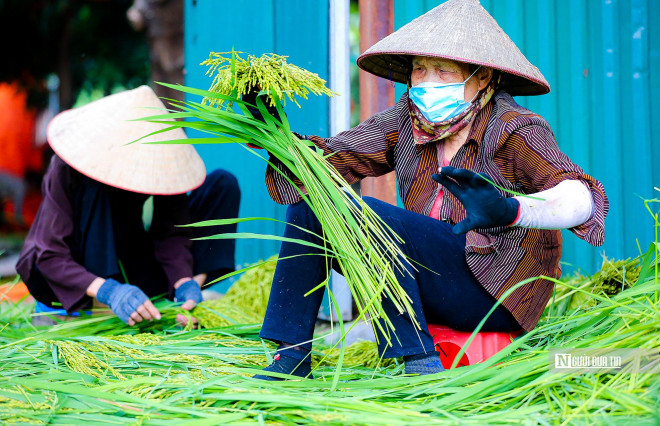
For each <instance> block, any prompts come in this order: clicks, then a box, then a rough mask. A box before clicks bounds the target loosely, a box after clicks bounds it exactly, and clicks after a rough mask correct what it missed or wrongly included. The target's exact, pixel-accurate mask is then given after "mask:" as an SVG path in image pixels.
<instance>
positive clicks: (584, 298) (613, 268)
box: [557, 257, 642, 309]
mask: <svg viewBox="0 0 660 426" xmlns="http://www.w3.org/2000/svg"><path fill="white" fill-rule="evenodd" d="M641 268H642V267H641V264H640V261H639V259H638V258H635V259H626V260H617V261H613V260H611V259H608V258H607V257H604V258H603V264H602V266H601V269H600V271H598V272H597V273H595V274H594V275H593V276H592V277H591V278H590V279H589V278H588V277H585V276H582V275H580V274H576V275H575V276H574V277H572V281H574V282H577V283H582V290H583V291H578V292H576V291H573V290H571V289H570V288H568V287H560V288H559V289H558V290H557V295H564V294H567V293H571V294H572V296H571V297H570V302H568V303H569V305H568V307H569V308H570V309H575V308H589V307H592V306H594V305H595V304H596V303H597V300H596V299H594V298H593V297H591V295H592V294H595V295H608V296H613V295H615V294H618V293H620V292H621V291H623V290H624V289H627V288H630V287H632V285H633V284H634V283H635V282H637V278H638V277H639V273H640V271H641Z"/></svg>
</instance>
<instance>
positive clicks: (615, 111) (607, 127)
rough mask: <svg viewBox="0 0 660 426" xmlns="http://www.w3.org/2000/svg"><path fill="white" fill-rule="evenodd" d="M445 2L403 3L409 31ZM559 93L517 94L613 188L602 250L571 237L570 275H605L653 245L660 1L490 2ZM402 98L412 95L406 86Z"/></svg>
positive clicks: (486, 1) (659, 161) (658, 176)
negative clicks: (607, 261) (611, 263)
mask: <svg viewBox="0 0 660 426" xmlns="http://www.w3.org/2000/svg"><path fill="white" fill-rule="evenodd" d="M440 3H442V1H430V0H395V3H394V13H395V16H394V24H395V28H400V27H401V26H402V25H404V24H406V23H407V22H409V21H410V20H412V19H414V18H416V17H417V16H419V15H421V14H422V13H424V12H425V11H427V10H430V9H431V8H432V7H434V6H436V5H437V4H440ZM481 3H482V5H483V6H484V8H486V10H488V11H489V12H490V13H491V14H492V15H493V17H494V18H495V19H496V20H497V22H498V23H499V24H500V26H501V27H502V28H503V29H504V31H505V32H506V33H507V34H508V35H509V36H510V37H511V39H512V40H513V41H514V42H515V43H516V44H517V45H518V47H519V48H520V49H521V50H522V52H523V53H524V54H525V55H526V56H527V57H528V59H530V61H531V62H532V63H533V64H535V65H536V66H537V67H539V69H540V70H541V72H542V73H543V75H544V76H545V77H546V78H547V80H548V82H549V83H550V86H551V88H552V91H551V92H550V93H549V94H547V95H544V96H537V97H529V98H526V97H518V98H517V101H518V102H519V103H521V104H522V105H523V106H525V107H527V108H530V109H531V110H533V111H534V112H537V113H539V114H540V115H542V116H543V117H544V118H546V119H547V120H548V122H549V123H550V125H551V126H552V128H553V130H554V132H555V136H556V138H557V141H558V143H559V146H560V147H561V148H562V150H563V151H564V152H565V153H566V154H568V155H569V156H570V157H571V159H573V161H575V162H576V163H578V164H579V165H580V166H582V167H583V168H584V170H585V171H586V173H588V174H590V175H592V176H594V177H595V178H597V179H599V180H600V181H601V182H603V184H604V185H605V189H606V191H607V195H608V197H609V200H610V212H609V214H608V216H607V219H606V240H605V245H604V246H603V247H596V248H594V247H591V246H589V245H588V244H587V243H585V242H584V241H582V240H579V239H578V238H577V237H575V236H573V235H572V234H571V233H570V232H566V231H564V256H563V258H562V260H563V262H565V264H567V267H566V268H565V270H566V271H570V270H573V269H574V268H580V269H582V270H583V271H586V272H593V271H594V270H596V269H597V268H598V267H599V266H600V264H601V261H602V257H601V256H602V254H603V253H605V254H606V255H607V256H608V257H614V258H626V257H631V256H636V255H638V254H639V249H638V242H639V247H641V248H642V250H645V248H646V247H648V244H649V243H650V242H651V241H652V236H653V235H652V232H651V231H652V220H651V218H650V216H649V215H648V212H647V211H646V210H645V209H644V205H643V202H642V199H643V198H647V199H648V198H653V197H657V196H659V195H660V194H658V192H656V191H654V190H653V187H654V186H656V187H660V144H658V143H654V141H658V140H660V105H659V103H658V98H659V97H660V82H659V81H658V79H657V78H656V79H653V78H651V76H653V75H655V76H658V75H660V2H658V1H655V0H573V1H566V0H483V1H482V2H481ZM398 86H399V87H397V95H400V94H402V93H403V91H404V90H405V87H403V85H398Z"/></svg>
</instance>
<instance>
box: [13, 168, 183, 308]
mask: <svg viewBox="0 0 660 426" xmlns="http://www.w3.org/2000/svg"><path fill="white" fill-rule="evenodd" d="M82 179H88V178H85V177H84V176H83V175H81V174H80V173H79V172H77V171H76V170H74V169H73V168H71V167H70V166H68V165H67V164H66V163H65V162H64V161H63V160H62V159H60V158H59V157H57V156H54V157H53V159H52V160H51V163H50V166H49V168H48V171H47V172H46V175H45V176H44V180H43V184H42V193H43V200H42V202H41V205H40V206H39V211H38V212H37V216H36V218H35V221H34V224H33V225H32V228H31V229H30V232H29V233H28V235H27V237H26V240H25V245H24V247H23V251H22V252H21V256H20V258H19V261H18V264H17V265H16V269H17V271H18V273H19V274H20V275H21V278H22V279H23V281H24V282H25V283H26V284H27V285H28V288H29V289H30V292H31V293H32V295H33V296H34V297H35V299H37V300H39V301H40V302H42V303H45V304H47V305H52V304H53V302H56V303H61V305H62V307H63V308H64V309H66V310H67V311H69V312H71V311H74V310H78V309H81V308H83V307H86V306H87V305H89V303H90V302H91V298H89V297H88V296H87V295H86V290H87V287H89V285H90V284H91V283H92V281H93V280H94V279H95V278H97V275H95V274H94V273H92V272H90V271H89V270H88V269H86V268H85V266H83V265H82V264H81V263H80V262H79V261H77V260H76V258H75V257H76V256H75V255H74V252H75V249H74V247H72V242H73V241H74V240H75V239H74V238H73V234H74V231H76V229H77V227H76V223H74V218H75V217H78V214H76V212H75V211H74V209H75V207H74V206H75V205H76V203H75V199H76V198H75V197H76V195H77V191H79V188H80V186H81V182H82ZM111 190H112V191H118V190H116V189H111ZM124 192H126V191H124ZM127 195H129V197H128V198H129V199H131V200H137V201H135V202H139V201H140V200H138V198H139V197H143V198H142V199H141V200H142V201H141V202H142V203H143V202H144V200H146V199H147V197H148V196H147V195H143V196H142V195H141V194H135V193H127ZM131 211H135V212H138V210H136V209H133V210H131ZM140 212H141V208H140V210H139V212H138V213H136V214H137V215H140ZM189 217H190V216H189V208H188V204H187V197H186V196H185V195H175V196H154V213H153V219H152V225H151V231H150V232H149V233H148V234H147V233H146V231H145V232H144V233H143V232H137V233H136V234H140V235H122V236H121V240H122V241H123V246H124V247H126V246H130V245H131V244H132V242H133V241H136V245H137V242H138V240H140V239H144V238H146V237H143V235H142V234H144V236H147V235H148V238H149V245H148V246H145V245H140V250H143V247H150V248H152V251H153V253H147V255H148V256H149V258H150V259H154V261H153V262H152V263H154V264H159V270H160V275H162V278H161V279H149V280H147V281H149V282H148V283H142V282H131V284H135V285H137V286H139V287H141V288H143V290H145V287H150V290H151V291H145V292H146V293H147V295H149V296H151V295H154V293H157V294H158V293H168V294H170V295H171V294H172V291H173V290H172V289H173V285H174V283H175V282H176V281H177V280H179V279H180V278H183V277H190V276H192V264H193V261H192V255H191V252H190V247H191V241H190V233H189V231H188V228H182V227H178V226H176V225H180V224H186V223H189V222H190V219H189ZM134 219H135V220H133V222H135V221H137V220H139V221H140V223H141V216H140V217H139V218H137V217H136V218H134ZM139 231H142V230H139ZM136 250H137V249H136ZM142 254H144V253H142ZM126 257H127V258H125V259H122V260H124V261H125V262H134V263H135V262H142V260H141V259H136V256H130V257H129V256H126ZM137 257H140V253H138V256H137ZM142 269H144V268H143V267H142V265H141V264H138V265H133V270H135V271H140V270H142ZM37 270H38V271H37ZM35 271H36V272H35ZM39 274H40V277H39V279H36V278H35V275H39ZM129 276H130V275H129ZM135 276H138V275H135ZM102 278H108V277H107V276H104V277H102ZM138 281H140V279H138ZM150 293H151V294H150Z"/></svg>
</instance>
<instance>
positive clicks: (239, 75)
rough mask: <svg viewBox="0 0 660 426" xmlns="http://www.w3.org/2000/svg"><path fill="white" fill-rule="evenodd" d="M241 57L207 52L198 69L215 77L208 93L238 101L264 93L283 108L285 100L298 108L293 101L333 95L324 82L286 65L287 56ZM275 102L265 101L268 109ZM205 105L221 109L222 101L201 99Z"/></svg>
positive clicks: (235, 53) (291, 65) (232, 54)
mask: <svg viewBox="0 0 660 426" xmlns="http://www.w3.org/2000/svg"><path fill="white" fill-rule="evenodd" d="M241 53H244V52H236V51H233V52H220V53H217V52H211V53H210V54H209V58H208V59H207V60H205V61H204V62H202V65H207V66H208V67H209V68H208V70H207V71H206V75H208V76H213V75H214V74H215V76H214V77H213V83H212V84H211V88H210V89H209V90H210V91H211V92H214V93H219V94H221V95H226V96H231V97H238V98H240V97H241V96H242V95H244V94H246V93H249V92H250V91H251V90H254V89H257V90H261V89H264V90H269V91H272V93H274V94H275V95H276V96H277V98H279V99H281V100H282V102H283V103H284V105H286V98H289V100H291V101H293V102H294V103H295V104H296V105H298V107H300V104H299V103H298V100H297V99H296V97H301V98H303V99H307V96H308V95H309V94H310V93H313V94H315V95H327V96H335V95H337V94H336V93H335V92H333V91H331V90H330V89H328V88H327V87H326V85H325V80H323V79H322V78H321V77H319V76H318V74H315V73H313V72H310V71H307V70H306V69H303V68H300V67H297V66H295V65H293V64H289V63H288V62H287V60H286V58H287V57H288V56H281V55H275V54H273V53H266V54H264V55H262V56H259V57H257V56H254V55H247V59H243V58H242V57H241V56H240V54H241ZM226 55H230V56H229V57H226ZM275 99H276V98H275V97H269V102H270V105H271V106H275ZM205 101H208V102H209V103H210V104H211V105H212V106H214V105H218V106H222V105H223V103H224V102H225V100H224V99H218V98H205ZM229 105H231V101H229Z"/></svg>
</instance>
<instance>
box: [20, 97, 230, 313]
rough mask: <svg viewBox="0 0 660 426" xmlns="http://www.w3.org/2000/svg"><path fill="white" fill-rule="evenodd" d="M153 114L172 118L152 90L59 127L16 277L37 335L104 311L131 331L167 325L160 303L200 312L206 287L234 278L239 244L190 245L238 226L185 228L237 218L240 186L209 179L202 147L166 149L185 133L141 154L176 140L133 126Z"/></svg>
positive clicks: (52, 129) (68, 118)
mask: <svg viewBox="0 0 660 426" xmlns="http://www.w3.org/2000/svg"><path fill="white" fill-rule="evenodd" d="M153 108H158V109H164V108H165V107H164V105H163V104H162V102H161V101H160V100H159V99H158V97H157V96H156V94H155V93H154V92H153V90H151V88H149V87H147V86H142V87H139V88H137V89H134V90H128V91H124V92H121V93H118V94H114V95H111V96H107V97H105V98H102V99H100V100H98V101H95V102H92V103H90V104H88V105H85V106H83V107H81V108H76V109H73V110H69V111H65V112H62V113H60V114H59V115H57V116H56V117H55V118H54V119H53V121H52V122H51V123H50V125H49V128H48V142H49V144H50V146H51V147H52V148H53V151H54V152H55V155H54V156H53V158H52V160H51V163H50V166H49V168H48V171H47V173H46V175H45V176H44V181H43V185H42V192H43V200H42V203H41V205H40V207H39V211H38V213H37V216H36V218H35V221H34V223H33V225H32V228H31V229H30V232H29V233H28V235H27V238H26V241H25V245H24V247H23V251H22V253H21V257H20V259H19V261H18V264H17V266H16V269H17V271H18V272H19V274H20V275H21V277H22V278H23V280H24V282H25V284H26V285H27V287H28V289H29V290H30V293H31V294H32V296H33V297H34V298H35V299H36V301H37V305H36V309H35V310H36V312H37V313H41V315H37V316H35V317H34V318H33V323H35V324H38V325H40V324H52V323H54V321H53V320H52V319H50V318H51V315H58V316H66V315H80V311H81V310H85V309H87V308H90V307H91V306H92V305H93V304H94V301H95V300H96V301H98V302H101V303H102V304H105V305H108V306H109V307H110V309H112V311H113V312H114V313H115V314H116V315H117V316H118V317H119V318H120V319H122V320H123V321H124V322H126V323H128V324H129V325H133V324H135V323H137V322H141V321H145V320H154V319H160V313H159V312H158V310H157V309H156V308H155V307H154V305H153V304H152V302H151V301H150V300H149V298H150V297H153V296H157V295H162V294H165V295H168V296H169V297H170V298H172V297H173V298H174V299H175V300H177V301H179V302H181V303H183V305H182V306H183V308H184V309H192V308H193V307H194V306H195V304H196V303H199V302H200V301H201V300H202V293H201V285H203V284H204V283H208V282H210V281H212V280H214V279H216V278H218V277H219V276H221V275H223V274H225V273H227V272H230V271H232V270H233V269H234V247H235V243H234V240H207V241H196V242H194V243H192V242H191V237H193V236H195V237H201V236H205V235H213V234H218V233H222V232H235V231H236V227H235V226H229V227H227V226H222V227H212V228H196V229H197V230H196V231H194V232H195V235H192V234H191V231H190V228H187V227H180V226H178V225H185V224H188V223H191V222H197V221H202V220H210V219H220V218H229V217H236V216H237V214H238V206H239V202H240V191H239V188H238V184H237V181H236V178H235V177H234V176H233V175H231V174H230V173H228V172H226V171H224V170H216V171H214V172H212V173H210V174H209V175H208V176H207V175H206V169H205V167H204V163H203V162H202V160H201V158H200V157H199V155H198V154H197V152H196V151H195V148H194V147H193V146H192V145H165V144H157V142H159V141H165V140H171V139H185V137H186V136H185V133H183V131H182V130H181V129H177V130H171V131H168V132H164V133H156V134H152V135H151V136H148V137H146V138H144V139H142V140H140V141H139V142H137V143H133V144H131V142H133V141H135V140H137V139H140V138H143V137H144V136H145V135H149V134H151V133H152V132H157V131H160V130H162V129H164V128H166V126H165V125H164V124H155V123H147V122H144V121H135V120H137V119H139V118H141V117H145V116H149V115H152V114H153ZM150 143H156V144H150ZM187 193H189V194H187ZM46 314H48V316H46ZM183 322H185V321H183Z"/></svg>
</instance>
